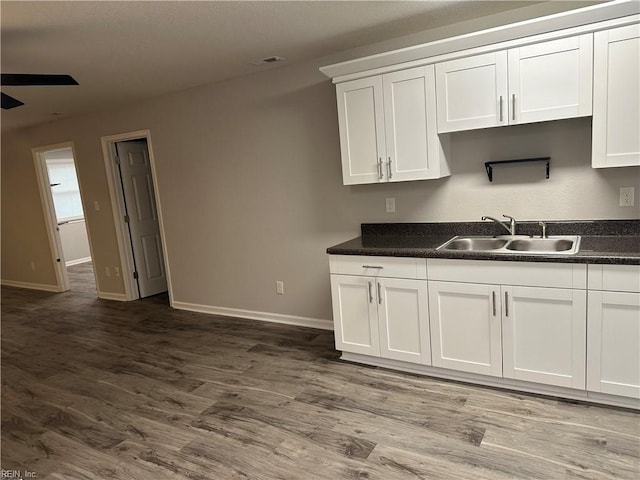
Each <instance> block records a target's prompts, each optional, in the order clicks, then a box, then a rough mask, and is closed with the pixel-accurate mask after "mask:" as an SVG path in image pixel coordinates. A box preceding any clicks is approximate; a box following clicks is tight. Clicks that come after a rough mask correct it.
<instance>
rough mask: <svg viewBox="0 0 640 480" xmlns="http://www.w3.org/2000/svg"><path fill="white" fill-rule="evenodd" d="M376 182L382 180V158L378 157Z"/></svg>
mask: <svg viewBox="0 0 640 480" xmlns="http://www.w3.org/2000/svg"><path fill="white" fill-rule="evenodd" d="M378 180H382V157H378Z"/></svg>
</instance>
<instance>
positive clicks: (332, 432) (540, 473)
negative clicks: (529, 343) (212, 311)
mask: <svg viewBox="0 0 640 480" xmlns="http://www.w3.org/2000/svg"><path fill="white" fill-rule="evenodd" d="M85 267H86V266H85ZM74 269H77V270H78V272H77V273H78V275H79V276H76V277H75V280H73V277H72V282H73V281H77V282H79V284H78V286H80V287H82V284H83V280H82V275H86V274H87V272H86V271H84V272H83V268H82V266H77V267H71V268H70V273H71V272H72V271H73V270H74ZM91 275H92V274H91ZM90 281H92V277H91V278H88V277H85V283H86V282H90ZM72 285H73V284H72ZM74 290H75V291H74ZM74 290H72V291H71V292H70V293H69V292H68V293H62V294H55V293H47V292H38V291H30V290H21V289H15V288H2V451H1V466H2V468H3V469H4V470H14V469H15V470H21V471H22V472H24V471H25V470H28V471H31V472H35V473H36V474H37V478H38V479H39V480H48V479H51V480H53V479H55V480H75V479H78V480H80V479H91V480H101V479H127V480H128V479H131V480H164V479H167V480H169V479H176V480H185V479H191V480H193V479H197V480H210V479H265V480H270V479H296V480H298V479H331V480H335V479H382V480H393V479H465V480H466V479H498V480H500V479H545V480H547V479H638V478H640V416H639V415H638V414H637V413H636V412H632V411H627V410H622V409H614V408H606V407H601V406H592V405H585V404H576V403H570V402H562V401H557V400H554V399H550V398H543V397H536V396H530V395H524V394H517V393H511V392H507V391H502V390H497V389H490V388H484V387H477V386H469V385H465V384H461V383H456V382H447V381H442V380H434V379H430V378H426V377H419V376H415V375H410V374H403V373H398V372H393V371H388V370H384V369H377V368H372V367H365V366H359V365H355V364H350V363H346V362H342V361H340V360H339V359H338V354H337V352H336V351H335V350H334V346H333V334H332V332H327V331H321V330H314V329H310V328H300V327H292V326H285V325H278V324H269V323H263V322H254V321H248V320H241V319H234V318H224V317H217V316H211V315H202V314H196V313H190V312H184V311H177V310H171V309H170V308H169V307H168V299H167V297H166V296H158V297H152V298H149V299H145V300H141V301H137V302H128V303H120V302H112V301H105V300H99V299H97V298H96V294H95V287H93V290H92V289H91V288H90V287H88V288H84V289H83V288H79V289H78V288H76V289H74Z"/></svg>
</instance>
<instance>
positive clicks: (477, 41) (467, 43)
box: [320, 0, 640, 83]
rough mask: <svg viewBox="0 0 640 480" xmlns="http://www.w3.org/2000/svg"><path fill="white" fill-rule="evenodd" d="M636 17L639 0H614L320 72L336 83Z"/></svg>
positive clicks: (639, 15) (627, 22) (628, 21)
mask: <svg viewBox="0 0 640 480" xmlns="http://www.w3.org/2000/svg"><path fill="white" fill-rule="evenodd" d="M639 21H640V2H637V1H635V0H631V1H628V0H616V1H613V2H609V3H605V4H599V5H594V6H590V7H585V8H581V9H577V10H572V11H568V12H562V13H558V14H554V15H549V16H545V17H540V18H535V19H531V20H526V21H522V22H517V23H512V24H509V25H502V26H499V27H494V28H490V29H487V30H481V31H478V32H471V33H467V34H464V35H458V36H455V37H450V38H445V39H441V40H436V41H433V42H429V43H424V44H420V45H415V46H411V47H407V48H402V49H398V50H392V51H389V52H383V53H379V54H375V55H370V56H366V57H362V58H357V59H354V60H348V61H345V62H340V63H336V64H333V65H326V66H324V67H321V68H320V71H321V72H322V73H324V74H325V75H326V76H327V77H329V78H331V79H333V83H340V82H344V81H347V80H355V79H357V78H362V77H365V76H371V75H380V74H384V73H389V72H393V71H397V70H404V69H406V68H412V67H418V66H422V65H427V64H431V63H436V62H442V61H447V60H452V59H455V58H462V57H466V56H471V55H478V54H481V53H488V52H493V51H497V50H505V49H508V48H513V47H519V46H523V45H528V44H531V43H537V42H542V41H546V40H553V39H557V38H563V37H568V36H573V35H580V34H582V33H589V32H595V31H599V30H604V29H609V28H613V27H618V26H623V25H630V24H633V23H637V22H639Z"/></svg>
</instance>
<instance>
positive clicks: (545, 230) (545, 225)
mask: <svg viewBox="0 0 640 480" xmlns="http://www.w3.org/2000/svg"><path fill="white" fill-rule="evenodd" d="M538 225H540V226H541V227H542V238H547V224H546V223H544V222H538Z"/></svg>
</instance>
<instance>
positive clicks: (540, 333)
mask: <svg viewBox="0 0 640 480" xmlns="http://www.w3.org/2000/svg"><path fill="white" fill-rule="evenodd" d="M427 266H428V267H427V270H428V278H429V279H430V280H429V315H430V319H429V324H430V327H431V338H432V359H433V365H434V366H438V367H443V368H449V369H453V370H459V371H464V372H471V373H480V374H484V375H491V376H495V377H503V378H511V379H515V380H524V381H529V382H536V383H542V384H546V385H555V386H561V387H569V388H577V389H581V390H584V389H585V360H586V290H585V287H586V266H585V265H569V264H548V265H547V264H542V263H520V262H518V263H515V262H513V263H512V262H485V261H472V260H471V261H470V260H444V259H429V260H428V261H427ZM431 279H434V280H431ZM482 280H485V281H487V282H491V283H479V282H482ZM509 284H511V285H509ZM548 285H553V286H554V287H564V288H548V287H547V286H548Z"/></svg>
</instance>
